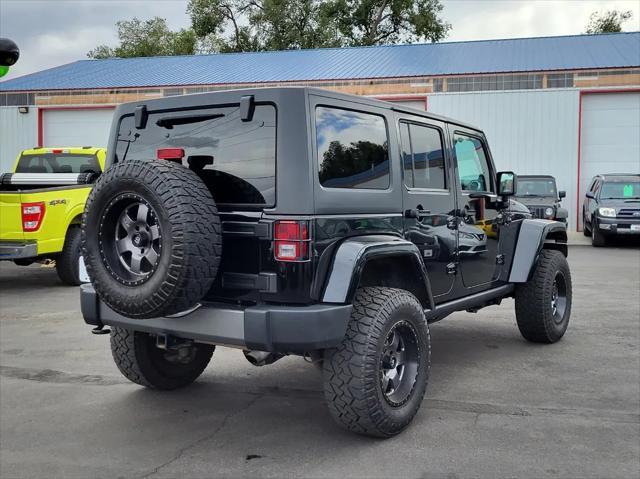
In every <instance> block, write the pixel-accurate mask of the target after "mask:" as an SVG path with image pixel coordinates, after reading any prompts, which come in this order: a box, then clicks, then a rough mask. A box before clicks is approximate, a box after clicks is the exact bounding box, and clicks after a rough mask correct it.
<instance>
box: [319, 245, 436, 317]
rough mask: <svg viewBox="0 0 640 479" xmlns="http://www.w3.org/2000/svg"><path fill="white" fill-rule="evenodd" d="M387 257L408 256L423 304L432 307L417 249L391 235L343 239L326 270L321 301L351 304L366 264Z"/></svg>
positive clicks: (424, 269)
mask: <svg viewBox="0 0 640 479" xmlns="http://www.w3.org/2000/svg"><path fill="white" fill-rule="evenodd" d="M382 257H385V258H389V257H398V258H399V257H404V258H409V259H410V260H411V263H412V264H413V266H414V267H415V268H416V269H415V272H416V273H417V275H418V277H419V278H420V282H421V285H420V287H421V288H424V291H423V293H424V298H425V299H426V300H425V303H426V304H424V306H425V308H426V309H433V308H434V306H435V303H434V301H433V294H432V292H431V283H430V282H429V275H428V273H427V269H426V267H425V265H424V262H423V261H422V257H421V256H420V251H419V250H418V248H417V247H416V245H415V244H413V243H412V242H410V241H407V240H405V239H403V238H400V237H397V236H392V235H366V236H355V237H351V238H347V239H345V240H344V241H342V242H341V243H340V244H339V245H338V247H337V248H336V250H335V253H334V255H333V260H332V262H331V266H330V268H329V270H328V272H327V275H326V279H325V281H324V288H323V290H322V295H321V301H322V302H325V303H351V302H352V301H353V298H354V296H355V293H356V289H357V288H358V285H359V284H360V279H361V277H362V273H363V271H364V268H365V266H366V264H367V263H368V262H370V261H372V260H375V259H379V258H382Z"/></svg>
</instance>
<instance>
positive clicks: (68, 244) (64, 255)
mask: <svg viewBox="0 0 640 479" xmlns="http://www.w3.org/2000/svg"><path fill="white" fill-rule="evenodd" d="M81 236H82V234H81V231H80V226H75V225H73V226H70V227H69V229H68V230H67V235H66V237H65V239H64V246H63V248H62V252H61V253H60V254H59V255H58V257H57V258H56V272H57V273H58V278H60V281H62V282H63V283H65V284H68V285H69V286H79V285H80V267H79V264H78V262H79V260H80V248H81V241H82V238H81Z"/></svg>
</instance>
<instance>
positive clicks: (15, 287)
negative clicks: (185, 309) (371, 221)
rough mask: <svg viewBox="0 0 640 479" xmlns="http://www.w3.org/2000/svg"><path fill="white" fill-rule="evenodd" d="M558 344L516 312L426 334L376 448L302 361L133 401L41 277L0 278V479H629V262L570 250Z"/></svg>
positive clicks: (223, 353) (631, 258)
mask: <svg viewBox="0 0 640 479" xmlns="http://www.w3.org/2000/svg"><path fill="white" fill-rule="evenodd" d="M569 262H570V265H571V269H572V276H573V287H574V301H573V314H572V317H571V322H570V324H569V329H568V332H567V334H566V335H565V337H564V339H563V340H562V341H560V342H559V343H557V344H554V345H546V346H543V345H534V344H530V343H527V342H525V341H524V340H523V339H522V338H521V336H520V334H519V332H518V329H517V326H516V324H515V316H514V311H513V301H511V300H507V301H504V302H503V303H502V305H500V306H493V307H489V308H486V309H484V310H481V311H480V312H479V313H477V314H468V313H459V314H455V315H453V316H450V317H449V318H447V319H445V320H444V321H442V322H440V323H437V324H434V325H432V327H431V328H432V329H431V331H432V345H433V354H432V369H431V378H430V382H429V387H428V389H427V397H426V399H425V401H424V403H423V406H422V408H421V410H420V412H419V413H418V415H417V416H416V418H415V420H414V422H413V424H412V425H411V426H410V427H409V428H408V429H407V430H406V431H405V432H403V433H402V434H400V435H399V436H397V437H395V438H392V439H388V440H379V439H371V438H366V437H360V436H356V435H352V434H349V433H347V432H345V431H343V430H341V429H340V428H338V427H337V426H336V425H334V423H333V421H332V420H331V418H330V416H329V413H328V411H327V409H326V407H325V404H324V400H323V395H322V375H321V373H320V372H319V371H318V370H317V369H316V368H315V367H314V366H313V365H310V364H308V363H306V362H305V361H304V360H302V359H301V358H297V357H288V358H284V359H282V360H281V361H279V362H277V363H275V364H273V365H271V366H266V367H262V368H256V367H254V366H251V365H250V364H249V363H248V362H247V361H246V360H245V359H244V357H243V355H242V353H241V352H240V351H237V350H233V349H226V348H218V349H217V350H216V352H215V354H214V357H213V361H212V363H211V364H210V366H209V368H208V369H207V370H206V371H205V373H204V374H203V376H202V377H201V378H200V380H199V381H198V382H197V383H196V384H194V385H193V386H190V387H188V388H185V389H182V390H179V391H173V392H155V391H150V390H146V389H144V388H142V387H139V386H137V385H135V384H132V383H129V382H128V381H127V380H126V379H125V378H124V377H122V376H121V375H120V373H119V372H118V370H117V369H116V367H115V365H114V363H113V361H112V359H111V353H110V350H109V340H108V337H107V336H95V335H92V334H90V329H89V327H87V326H86V325H84V323H83V321H82V317H81V314H80V307H79V293H78V288H72V287H65V286H62V285H61V284H60V283H59V281H58V279H57V276H56V274H55V270H54V269H51V268H44V267H40V266H38V265H33V266H30V267H17V266H14V265H13V264H11V263H1V264H0V477H2V478H3V479H4V478H12V477H29V478H40V477H42V478H52V477H65V478H88V477H105V478H106V477H109V478H111V477H118V478H146V477H152V478H164V477H189V478H191V477H272V478H286V477H313V478H316V477H317V478H349V477H361V478H377V477H384V478H391V477H394V478H395V477H397V478H402V479H405V478H407V479H408V478H431V477H434V478H466V477H481V478H485V477H486V478H494V477H527V478H528V477H536V478H537V477H552V478H574V477H575V478H585V477H594V478H595V477H597V478H614V477H620V478H628V477H638V476H639V474H640V249H638V248H636V247H632V246H619V247H613V248H598V249H596V248H592V247H590V246H575V247H571V248H570V254H569Z"/></svg>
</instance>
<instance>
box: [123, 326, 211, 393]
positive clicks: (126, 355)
mask: <svg viewBox="0 0 640 479" xmlns="http://www.w3.org/2000/svg"><path fill="white" fill-rule="evenodd" d="M190 347H191V348H195V350H194V351H191V352H190V353H191V354H192V356H193V357H192V359H191V360H190V361H188V362H186V363H184V364H183V363H175V362H170V361H167V360H166V359H164V357H165V356H164V355H166V354H167V353H166V352H165V351H163V350H161V349H158V348H157V347H156V345H155V337H154V336H153V335H151V334H147V333H141V332H134V331H129V330H127V329H122V328H113V329H112V330H111V354H112V355H113V360H114V361H115V363H116V366H118V369H119V370H120V372H121V373H122V374H123V375H124V377H126V378H127V379H129V380H130V381H132V382H134V383H136V384H139V385H141V386H145V387H147V388H151V389H167V390H168V389H177V388H181V387H184V386H187V385H189V384H191V383H192V382H193V381H195V380H196V379H197V378H198V377H199V376H200V375H201V374H202V372H203V371H204V370H205V368H206V367H207V365H208V364H209V361H210V360H211V356H212V355H213V351H214V350H215V346H210V345H208V344H200V343H197V344H195V343H194V344H193V345H192V346H190ZM169 354H173V355H175V354H177V353H175V352H173V353H171V352H170V353H169Z"/></svg>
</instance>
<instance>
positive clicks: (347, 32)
mask: <svg viewBox="0 0 640 479" xmlns="http://www.w3.org/2000/svg"><path fill="white" fill-rule="evenodd" d="M326 8H327V10H328V12H327V14H328V15H330V16H331V17H333V18H335V19H336V21H337V24H338V29H339V31H340V33H341V35H342V37H343V38H344V41H343V43H345V44H347V45H384V44H389V43H398V42H416V41H425V40H428V41H432V42H437V41H440V40H442V39H443V38H445V37H446V35H447V33H448V32H449V30H450V29H451V25H450V24H448V23H447V22H445V21H444V20H443V19H442V18H441V17H440V13H441V12H442V9H443V6H442V4H441V3H440V0H333V1H332V2H328V4H327V7H326Z"/></svg>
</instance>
